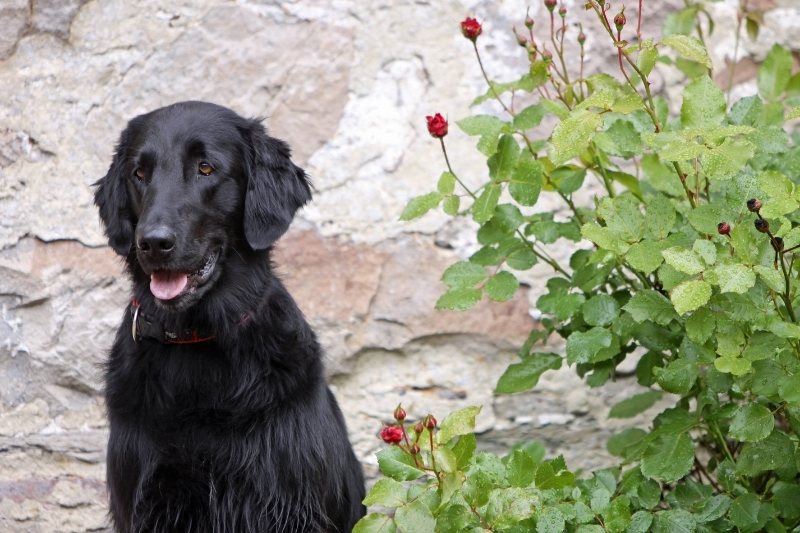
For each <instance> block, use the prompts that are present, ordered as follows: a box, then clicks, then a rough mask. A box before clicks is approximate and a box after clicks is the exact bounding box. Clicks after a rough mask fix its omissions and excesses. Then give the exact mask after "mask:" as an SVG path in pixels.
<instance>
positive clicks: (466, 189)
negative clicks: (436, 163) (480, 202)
mask: <svg viewBox="0 0 800 533" xmlns="http://www.w3.org/2000/svg"><path fill="white" fill-rule="evenodd" d="M439 142H440V143H441V144H442V153H443V154H444V162H445V163H446V164H447V170H449V171H450V174H452V175H453V177H454V178H455V179H456V181H457V182H458V184H459V185H461V188H463V189H464V190H465V191H467V194H469V195H470V196H472V199H473V200H476V199H477V198H478V197H477V196H475V193H474V192H472V191H471V190H470V189H469V187H467V186H466V185H464V182H463V181H461V179H460V178H459V177H458V176H457V175H456V173H455V172H453V167H451V166H450V158H449V157H447V149H446V148H445V147H444V137H439Z"/></svg>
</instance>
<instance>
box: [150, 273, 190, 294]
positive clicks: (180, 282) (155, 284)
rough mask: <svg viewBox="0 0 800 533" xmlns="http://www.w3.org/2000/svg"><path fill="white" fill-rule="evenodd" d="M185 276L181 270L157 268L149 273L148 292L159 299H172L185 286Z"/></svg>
mask: <svg viewBox="0 0 800 533" xmlns="http://www.w3.org/2000/svg"><path fill="white" fill-rule="evenodd" d="M186 282H187V276H186V274H184V273H182V272H166V271H164V270H159V271H156V272H153V273H152V274H150V292H152V293H153V296H155V297H156V298H158V299H159V300H172V299H173V298H175V297H176V296H178V295H179V294H180V293H181V291H183V289H184V288H185V287H186Z"/></svg>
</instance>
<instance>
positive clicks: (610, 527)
mask: <svg viewBox="0 0 800 533" xmlns="http://www.w3.org/2000/svg"><path fill="white" fill-rule="evenodd" d="M602 514H603V521H604V522H605V530H606V531H608V532H610V533H623V532H625V531H626V530H627V529H628V526H629V525H630V523H631V509H630V499H629V498H628V497H627V496H619V497H617V498H614V499H613V500H611V505H609V506H608V508H607V509H606V510H605V511H603V513H602Z"/></svg>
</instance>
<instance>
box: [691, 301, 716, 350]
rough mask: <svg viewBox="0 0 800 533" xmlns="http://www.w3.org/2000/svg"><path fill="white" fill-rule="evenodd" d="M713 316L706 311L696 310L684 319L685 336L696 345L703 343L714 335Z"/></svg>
mask: <svg viewBox="0 0 800 533" xmlns="http://www.w3.org/2000/svg"><path fill="white" fill-rule="evenodd" d="M715 323H716V322H715V320H714V314H713V313H712V312H711V311H709V310H708V309H698V310H697V311H695V312H694V313H692V314H691V316H689V317H688V318H687V319H686V322H685V325H686V335H687V336H688V337H689V340H691V341H692V342H695V343H697V344H705V342H706V341H707V340H708V339H709V338H710V337H711V334H712V333H714V325H715Z"/></svg>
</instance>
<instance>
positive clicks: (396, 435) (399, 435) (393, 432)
mask: <svg viewBox="0 0 800 533" xmlns="http://www.w3.org/2000/svg"><path fill="white" fill-rule="evenodd" d="M381 439H383V442H385V443H386V444H397V443H399V442H400V441H401V440H403V430H402V428H400V427H398V426H386V427H385V428H383V429H382V430H381Z"/></svg>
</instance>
